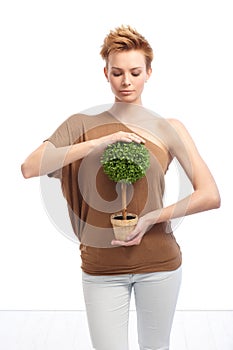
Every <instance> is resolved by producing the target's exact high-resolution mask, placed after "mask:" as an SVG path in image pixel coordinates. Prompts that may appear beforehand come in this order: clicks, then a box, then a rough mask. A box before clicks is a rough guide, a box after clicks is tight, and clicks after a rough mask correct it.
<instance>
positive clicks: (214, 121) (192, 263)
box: [0, 0, 233, 310]
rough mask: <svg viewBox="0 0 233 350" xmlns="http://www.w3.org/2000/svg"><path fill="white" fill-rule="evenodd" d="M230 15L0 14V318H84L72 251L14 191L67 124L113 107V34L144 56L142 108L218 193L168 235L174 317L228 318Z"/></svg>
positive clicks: (211, 10) (63, 4) (162, 8)
mask: <svg viewBox="0 0 233 350" xmlns="http://www.w3.org/2000/svg"><path fill="white" fill-rule="evenodd" d="M232 15H233V14H232V9H231V1H230V0H229V1H227V0H221V1H215V0H212V1H210V0H196V1H187V0H176V1H174V0H153V1H147V0H145V1H135V0H133V1H130V0H128V1H125V0H124V1H122V0H118V1H109V0H108V1H107V0H99V1H89V0H86V1H74V0H73V1H72V0H66V1H59V0H56V1H55V0H54V1H52V0H40V1H31V0H30V1H29V0H27V1H26V0H21V1H16V0H15V1H13V0H9V1H5V2H3V1H2V2H1V5H0V32H1V55H0V60H1V65H0V70H1V72H0V84H1V86H0V89H1V90H0V99H1V102H0V109H1V111H0V115H1V138H0V142H1V231H0V232H1V233H0V283H1V286H0V309H5V310H8V309H9V310H22V309H24V310H28V309H40V310H42V309H47V310H56V309H59V310H60V309H65V310H73V309H84V302H83V296H82V286H81V269H80V263H81V261H80V257H79V249H78V244H75V243H74V242H73V241H72V240H71V239H68V238H67V237H65V236H64V235H63V234H62V233H61V232H59V230H58V229H57V228H56V227H55V225H54V224H53V222H51V220H50V218H49V217H48V215H47V214H46V212H45V208H44V204H43V201H42V199H41V193H40V180H39V179H38V178H33V179H30V180H25V179H23V177H22V175H21V172H20V165H21V163H22V162H23V160H24V159H25V158H26V156H27V155H28V154H29V153H30V152H31V151H32V150H34V149H35V148H36V147H37V146H39V144H40V143H41V142H42V141H43V140H44V139H45V138H46V137H48V136H49V135H50V134H51V133H52V132H53V131H54V130H55V128H56V127H57V126H58V125H59V124H60V123H61V122H62V121H63V120H64V119H66V118H67V117H68V116H70V115H71V114H73V113H76V112H80V111H82V110H84V109H87V108H90V107H92V106H96V105H101V104H108V103H111V102H112V101H113V97H112V94H111V92H110V90H109V85H108V84H107V83H106V80H105V78H104V76H103V66H104V62H103V61H102V60H101V57H100V55H99V51H100V46H101V45H102V42H103V39H104V37H105V35H106V34H107V33H108V32H109V30H110V29H113V28H115V27H116V26H118V25H121V24H130V25H132V26H133V27H135V28H136V29H137V30H138V31H139V32H141V33H142V34H143V35H144V36H145V37H146V38H147V39H148V40H149V42H150V43H151V45H152V47H153V48H154V53H155V60H154V62H153V75H152V77H151V79H150V81H149V82H148V83H147V85H146V89H145V92H144V97H143V103H144V106H145V107H148V108H150V109H152V110H153V111H155V112H157V113H159V114H160V115H161V116H163V117H174V118H178V119H180V120H181V121H182V122H183V123H184V124H185V125H186V127H187V128H188V130H189V131H190V133H191V135H192V136H193V138H194V140H195V142H196V144H197V146H198V148H199V150H200V153H201V154H202V156H203V158H204V159H205V160H206V162H207V164H208V166H209V167H210V169H211V171H212V173H213V175H214V177H215V179H216V182H217V184H218V186H219V190H220V192H221V197H222V206H221V208H220V209H218V210H215V211H209V212H205V213H201V214H196V215H194V216H190V217H186V218H185V219H184V220H183V222H182V223H181V225H179V227H178V228H177V229H176V230H175V236H176V239H177V241H178V243H179V244H180V246H181V249H182V252H183V283H182V288H181V293H180V298H179V302H178V309H180V310H187V309H192V310H196V309H209V310H212V309H215V310H219V309H224V310H228V309H233V300H232V295H233V283H232V267H233V254H232V243H233V238H232V233H233V232H232V224H231V218H232V212H231V209H232V208H231V201H230V199H231V195H232V173H231V170H230V162H231V159H232V155H231V153H230V150H231V149H232V144H231V141H232V128H231V126H230V125H231V119H232V112H233V107H232V92H233V91H232V81H233V69H232V62H233V49H232V32H233V22H232ZM51 181H52V180H51ZM54 181H55V180H54Z"/></svg>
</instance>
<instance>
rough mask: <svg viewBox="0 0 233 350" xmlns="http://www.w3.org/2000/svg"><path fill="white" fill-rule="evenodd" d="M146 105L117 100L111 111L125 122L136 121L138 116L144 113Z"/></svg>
mask: <svg viewBox="0 0 233 350" xmlns="http://www.w3.org/2000/svg"><path fill="white" fill-rule="evenodd" d="M143 110H144V107H143V106H142V105H137V104H133V103H125V102H123V103H122V102H115V103H114V104H113V106H112V107H111V108H110V110H109V112H110V113H111V114H112V115H113V116H114V117H115V118H116V119H118V120H119V121H121V122H123V123H129V122H135V120H136V119H137V116H139V115H141V114H142V111H143Z"/></svg>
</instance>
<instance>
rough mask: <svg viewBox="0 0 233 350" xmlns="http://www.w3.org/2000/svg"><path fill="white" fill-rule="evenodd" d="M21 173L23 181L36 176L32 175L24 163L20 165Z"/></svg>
mask: <svg viewBox="0 0 233 350" xmlns="http://www.w3.org/2000/svg"><path fill="white" fill-rule="evenodd" d="M21 173H22V175H23V177H24V178H25V179H30V178H31V177H34V176H36V175H35V174H33V172H32V169H31V168H30V167H29V166H28V165H27V163H26V162H24V163H23V164H22V165H21Z"/></svg>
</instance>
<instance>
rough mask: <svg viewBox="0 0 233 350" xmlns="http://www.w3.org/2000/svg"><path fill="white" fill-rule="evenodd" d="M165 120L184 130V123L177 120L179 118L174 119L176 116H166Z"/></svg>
mask: <svg viewBox="0 0 233 350" xmlns="http://www.w3.org/2000/svg"><path fill="white" fill-rule="evenodd" d="M166 120H167V122H168V123H169V124H170V125H171V126H172V127H174V128H175V129H180V130H181V129H184V130H186V128H185V126H184V124H183V123H182V122H181V121H180V120H179V119H176V118H167V119H166Z"/></svg>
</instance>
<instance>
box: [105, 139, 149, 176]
mask: <svg viewBox="0 0 233 350" xmlns="http://www.w3.org/2000/svg"><path fill="white" fill-rule="evenodd" d="M101 164H102V165H103V170H104V172H105V174H107V175H108V177H109V178H110V179H111V180H113V181H115V182H124V183H134V182H136V181H137V180H139V179H140V178H142V177H143V176H145V174H146V170H147V169H148V167H149V165H150V158H149V151H148V150H147V148H146V147H145V146H144V145H143V144H138V143H136V142H115V143H113V144H110V145H108V146H107V148H106V149H105V151H104V153H103V155H102V157H101Z"/></svg>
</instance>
